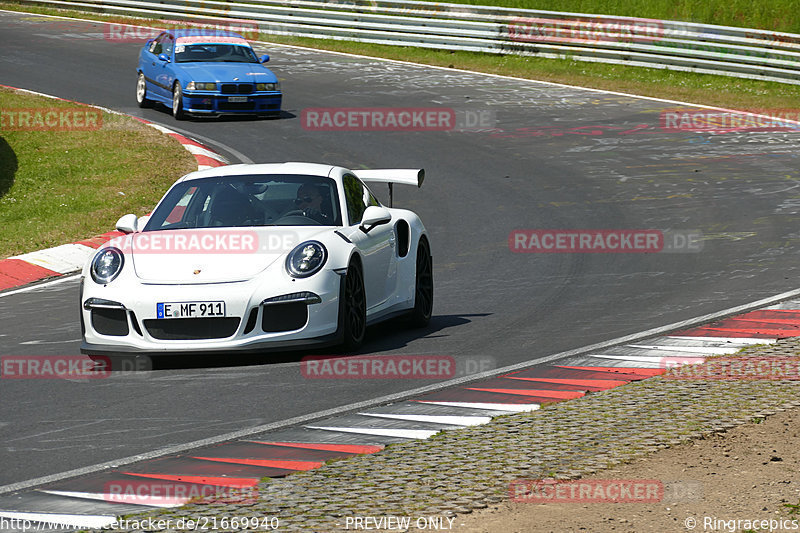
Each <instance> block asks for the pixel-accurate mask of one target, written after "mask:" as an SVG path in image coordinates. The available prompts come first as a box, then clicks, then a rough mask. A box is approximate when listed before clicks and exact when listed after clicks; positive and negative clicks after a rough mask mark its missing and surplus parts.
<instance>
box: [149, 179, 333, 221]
mask: <svg viewBox="0 0 800 533" xmlns="http://www.w3.org/2000/svg"><path fill="white" fill-rule="evenodd" d="M341 225H342V216H341V212H340V209H339V195H338V193H337V190H336V182H335V181H334V180H333V179H331V178H326V177H321V176H305V175H292V174H286V175H275V174H270V175H261V176H259V175H246V176H220V177H211V178H202V179H195V180H189V181H184V182H181V183H178V184H177V185H175V186H174V187H173V188H172V189H170V191H169V192H168V193H167V195H166V196H165V197H164V199H163V200H161V202H160V203H159V204H158V206H157V207H156V209H155V210H154V211H153V214H152V216H151V217H150V220H149V222H148V223H147V226H145V228H144V231H158V230H170V229H197V228H217V227H223V228H242V227H254V226H341Z"/></svg>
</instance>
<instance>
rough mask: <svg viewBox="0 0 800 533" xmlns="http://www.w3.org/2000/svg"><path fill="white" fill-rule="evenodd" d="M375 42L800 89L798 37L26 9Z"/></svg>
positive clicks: (550, 21) (243, 4)
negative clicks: (753, 81) (754, 81)
mask: <svg viewBox="0 0 800 533" xmlns="http://www.w3.org/2000/svg"><path fill="white" fill-rule="evenodd" d="M22 1H23V3H28V4H39V5H48V6H51V7H65V8H71V9H78V10H89V11H94V12H102V13H111V14H117V15H127V16H140V17H147V18H160V19H169V20H176V19H177V20H178V21H192V22H195V23H196V22H198V21H203V22H207V23H209V24H214V23H218V22H220V21H224V22H225V23H226V24H229V25H230V24H244V25H247V27H251V28H252V27H253V26H252V25H254V24H255V25H257V27H258V31H259V32H261V33H264V34H273V35H294V36H300V37H316V38H328V39H340V40H352V41H361V42H368V43H378V44H390V45H402V46H418V47H426V48H439V49H446V50H468V51H474V52H490V53H499V54H524V55H534V56H538V57H546V58H559V59H567V58H569V59H575V60H580V61H595V62H601V63H614V64H624V65H633V66H641V67H651V68H663V69H672V70H683V71H691V72H699V73H706V74H721V75H726V76H735V77H743V78H752V79H759V80H767V81H777V82H781V83H791V84H798V85H800V35H796V34H791V33H781V32H772V31H769V30H758V29H747V28H735V27H730V26H715V25H710V24H697V23H685V22H677V21H667V20H655V19H640V18H635V17H617V16H603V15H589V14H581V13H559V12H553V11H539V10H533V9H509V8H500V7H488V6H472V5H464V4H448V3H431V2H420V1H413V0H409V1H406V0H343V1H342V2H341V3H339V2H324V1H318V0H238V1H235V2H233V1H232V2H227V1H219V0H86V1H72V0H22Z"/></svg>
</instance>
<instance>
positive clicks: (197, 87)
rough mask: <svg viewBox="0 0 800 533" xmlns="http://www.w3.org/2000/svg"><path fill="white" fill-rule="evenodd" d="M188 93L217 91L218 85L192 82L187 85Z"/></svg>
mask: <svg viewBox="0 0 800 533" xmlns="http://www.w3.org/2000/svg"><path fill="white" fill-rule="evenodd" d="M186 90H187V91H216V90H217V84H216V83H205V82H197V81H190V82H189V83H188V84H187V85H186Z"/></svg>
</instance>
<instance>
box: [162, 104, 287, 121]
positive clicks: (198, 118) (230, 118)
mask: <svg viewBox="0 0 800 533" xmlns="http://www.w3.org/2000/svg"><path fill="white" fill-rule="evenodd" d="M154 109H156V110H157V111H162V112H164V113H165V114H167V115H172V108H171V107H167V106H166V105H164V104H161V103H158V104H156V105H155V106H154ZM291 118H297V115H295V114H294V113H290V112H289V111H284V110H281V112H280V114H279V115H277V116H264V117H261V116H256V115H219V116H208V117H206V116H202V115H186V118H185V119H182V120H179V121H178V120H176V121H175V123H176V124H180V123H181V122H256V121H259V120H263V121H265V122H269V121H273V120H285V119H291ZM173 120H174V119H173Z"/></svg>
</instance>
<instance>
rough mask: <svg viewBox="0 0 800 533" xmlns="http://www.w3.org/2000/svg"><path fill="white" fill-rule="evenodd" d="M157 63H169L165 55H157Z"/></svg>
mask: <svg viewBox="0 0 800 533" xmlns="http://www.w3.org/2000/svg"><path fill="white" fill-rule="evenodd" d="M158 59H159V61H166V62H167V63H169V56H168V55H167V54H158Z"/></svg>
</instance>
